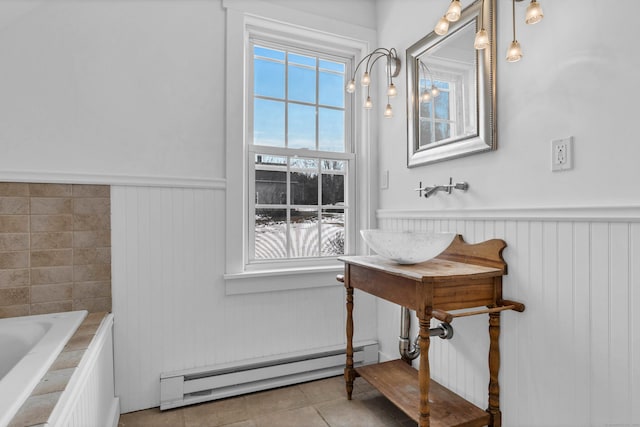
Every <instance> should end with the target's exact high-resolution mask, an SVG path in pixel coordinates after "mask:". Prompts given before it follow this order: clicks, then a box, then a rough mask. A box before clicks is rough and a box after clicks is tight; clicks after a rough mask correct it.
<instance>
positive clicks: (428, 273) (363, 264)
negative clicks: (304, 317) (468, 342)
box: [338, 235, 524, 427]
mask: <svg viewBox="0 0 640 427" xmlns="http://www.w3.org/2000/svg"><path fill="white" fill-rule="evenodd" d="M505 247H506V243H505V242H504V241H503V240H498V239H494V240H488V241H486V242H482V243H478V244H467V243H465V242H464V240H463V239H462V236H460V235H458V236H456V238H455V239H454V241H453V243H452V244H451V245H450V246H449V248H447V249H446V250H445V251H444V252H443V253H442V254H440V255H439V256H438V257H436V258H434V259H432V260H429V261H426V262H423V263H420V264H414V265H399V264H396V263H395V262H392V261H388V260H385V259H384V258H382V257H379V256H346V257H342V258H340V260H341V261H343V262H344V263H345V274H344V276H339V277H338V280H340V281H343V282H344V286H345V288H346V292H347V325H346V329H347V349H346V353H347V364H346V367H345V371H344V376H345V381H346V387H347V397H348V399H349V400H350V399H351V394H352V391H353V382H354V380H355V379H356V377H362V378H364V379H365V380H367V381H368V382H369V383H370V384H371V385H373V386H374V387H376V388H377V389H378V390H379V391H380V392H381V393H382V394H384V395H385V396H386V397H387V398H388V399H389V400H390V401H391V402H393V403H394V404H395V405H396V406H398V407H399V408H400V409H402V410H403V411H404V412H405V413H406V414H407V415H408V416H410V417H411V418H413V419H414V420H415V421H416V422H417V423H418V424H419V426H420V427H428V426H433V427H436V426H437V427H445V426H447V427H449V426H464V427H476V426H477V427H480V426H487V425H488V426H492V427H499V426H501V425H502V414H501V412H500V387H499V383H498V371H499V369H500V348H499V343H498V341H499V336H500V312H501V311H503V310H516V311H520V312H521V311H524V305H523V304H520V303H517V302H513V301H506V300H503V299H502V276H503V275H505V274H507V264H506V262H505V261H504V259H503V258H502V251H503V250H504V248H505ZM354 289H360V290H362V291H364V292H367V293H369V294H372V295H375V296H377V297H379V298H383V299H385V300H388V301H391V302H393V303H396V304H399V305H402V306H404V307H407V308H409V309H411V310H415V311H416V314H417V316H418V320H419V322H420V332H419V336H420V340H419V341H420V354H421V357H420V367H419V370H415V369H413V368H412V367H411V366H410V365H409V364H407V363H406V362H405V361H403V360H393V361H390V362H384V363H378V364H375V365H367V366H362V367H359V368H354V366H353V290H354ZM472 308H473V310H469V311H462V312H454V313H450V312H449V310H465V309H472ZM484 313H488V314H489V339H490V346H489V406H488V408H487V409H486V411H485V410H482V409H480V408H478V407H477V406H475V405H473V404H471V403H470V402H468V401H466V400H464V399H463V398H462V397H460V396H458V395H457V394H455V393H453V392H451V391H450V390H448V389H446V388H445V387H443V386H441V385H440V384H438V383H436V382H435V381H432V380H431V378H430V371H429V343H430V337H429V328H430V323H431V318H436V319H438V320H440V321H442V322H447V323H450V322H451V321H453V319H454V318H456V317H462V316H471V315H477V314H484Z"/></svg>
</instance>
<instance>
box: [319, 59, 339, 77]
mask: <svg viewBox="0 0 640 427" xmlns="http://www.w3.org/2000/svg"><path fill="white" fill-rule="evenodd" d="M318 65H319V67H320V69H321V70H330V71H337V72H338V73H342V74H344V64H343V63H342V62H334V61H327V60H326V59H321V60H320V62H319V63H318Z"/></svg>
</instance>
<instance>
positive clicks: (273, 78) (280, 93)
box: [253, 45, 345, 151]
mask: <svg viewBox="0 0 640 427" xmlns="http://www.w3.org/2000/svg"><path fill="white" fill-rule="evenodd" d="M285 67H287V68H286V69H285ZM285 71H286V72H287V73H288V79H289V84H288V87H286V88H285V75H286V73H285ZM344 72H345V65H344V64H343V63H340V62H335V61H329V60H324V59H319V60H317V59H316V58H314V57H310V56H305V55H298V54H295V53H289V54H288V55H287V54H286V53H285V52H284V51H282V50H277V49H271V48H265V47H261V46H257V45H256V46H254V95H256V98H254V130H253V131H254V143H255V144H258V145H268V146H276V147H284V146H285V133H286V135H287V137H288V147H289V148H308V149H312V150H315V149H316V111H317V114H318V149H319V150H322V151H344V134H345V129H344V120H345V118H344V110H343V109H344V105H345V90H344V86H345V76H344ZM316 86H317V89H316ZM285 89H286V90H285ZM261 97H265V98H270V99H264V98H261ZM285 98H286V100H285ZM287 100H288V101H289V102H286V101H287ZM331 107H334V108H331ZM285 109H287V111H286V114H288V129H286V126H285Z"/></svg>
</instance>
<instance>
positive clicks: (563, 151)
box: [551, 136, 573, 172]
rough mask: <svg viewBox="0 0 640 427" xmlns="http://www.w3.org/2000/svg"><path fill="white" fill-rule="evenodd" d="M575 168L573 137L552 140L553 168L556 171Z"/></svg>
mask: <svg viewBox="0 0 640 427" xmlns="http://www.w3.org/2000/svg"><path fill="white" fill-rule="evenodd" d="M569 169H573V137H572V136H570V137H568V138H562V139H554V140H553V141H551V170H552V171H554V172H557V171H565V170H569Z"/></svg>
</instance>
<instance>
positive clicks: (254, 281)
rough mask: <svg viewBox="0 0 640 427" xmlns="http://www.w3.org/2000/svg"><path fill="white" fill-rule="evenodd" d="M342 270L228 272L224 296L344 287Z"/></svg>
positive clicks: (338, 265)
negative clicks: (340, 278) (341, 281)
mask: <svg viewBox="0 0 640 427" xmlns="http://www.w3.org/2000/svg"><path fill="white" fill-rule="evenodd" d="M343 271H344V266H343V265H342V264H335V265H328V266H322V267H304V268H286V269H277V270H260V271H246V272H242V273H229V274H225V275H224V280H225V295H243V294H253V293H260V292H277V291H288V290H294V289H309V288H321V287H327V286H342V285H341V284H339V282H338V281H337V280H336V274H339V273H342V272H343Z"/></svg>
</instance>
